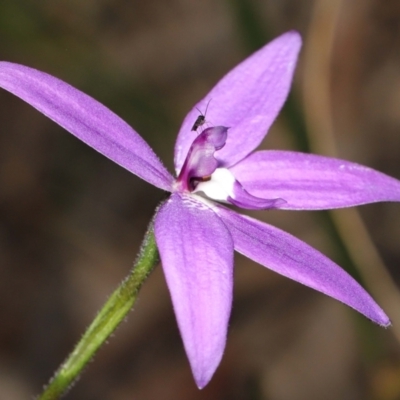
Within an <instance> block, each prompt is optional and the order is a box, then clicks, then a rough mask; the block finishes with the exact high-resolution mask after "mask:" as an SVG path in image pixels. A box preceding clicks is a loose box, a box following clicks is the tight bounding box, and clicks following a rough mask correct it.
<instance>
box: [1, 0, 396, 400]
mask: <svg viewBox="0 0 400 400" xmlns="http://www.w3.org/2000/svg"><path fill="white" fill-rule="evenodd" d="M289 29H297V30H299V31H300V32H301V33H302V35H303V39H304V42H305V46H304V49H303V52H302V54H301V59H300V66H299V69H298V71H297V74H296V79H295V84H294V87H293V91H292V97H291V99H290V103H289V104H288V105H287V107H286V108H285V110H284V112H283V113H282V115H281V116H280V118H279V119H278V121H277V122H276V123H275V124H274V126H273V128H272V130H271V132H270V134H269V136H268V138H267V139H266V140H265V142H264V143H263V145H262V146H263V147H264V148H280V149H297V150H299V149H300V150H312V151H313V152H319V153H324V154H336V155H337V156H339V157H341V158H346V159H348V160H351V161H355V162H359V163H363V164H366V165H368V166H370V167H373V168H376V169H378V170H381V171H382V172H385V173H387V174H389V175H392V176H394V177H397V178H400V154H399V149H400V56H399V55H400V51H399V50H400V3H399V2H398V1H396V0H388V1H385V2H382V1H379V0H365V1H363V2H360V1H355V0H350V1H344V0H342V1H340V0H338V1H330V0H315V1H311V0H280V1H276V0H263V1H261V0H258V1H257V0H230V1H229V0H225V1H222V0H220V1H211V0H204V1H194V0H185V1H184V0H181V1H178V0H173V1H168V2H165V1H162V0H149V1H139V0H131V1H122V0H114V1H112V0H102V1H91V0H80V1H78V0H72V1H71V0H58V1H51V0H44V1H41V2H38V1H34V0H19V1H15V0H3V1H2V2H0V59H2V60H7V61H12V62H18V63H22V64H26V65H29V66H31V67H35V68H38V69H41V70H43V71H46V72H48V73H50V74H52V75H55V76H57V77H59V78H61V79H63V80H65V81H67V82H69V83H71V84H73V85H74V86H76V87H78V88H79V89H81V90H83V91H84V92H86V93H88V94H90V95H91V96H93V97H95V98H96V99H98V100H100V101H101V102H103V103H104V104H105V105H107V106H108V107H109V108H111V109H112V110H114V111H115V112H116V113H117V114H119V115H120V116H121V117H123V118H124V119H125V120H126V121H128V122H129V123H130V124H131V125H132V126H133V127H134V128H135V129H136V130H137V131H138V132H139V133H140V134H141V135H142V136H143V137H144V138H145V139H146V140H147V141H148V142H149V144H150V145H151V146H152V147H153V148H154V149H155V151H156V152H157V153H158V154H159V155H160V157H161V158H162V160H163V161H164V162H165V164H166V165H167V166H168V167H169V169H170V170H171V171H172V155H173V143H174V140H175V136H176V134H177V132H178V129H179V126H180V123H181V120H182V118H183V117H184V116H185V115H186V113H187V111H188V110H189V109H190V108H191V107H192V105H193V104H194V103H195V102H196V101H198V100H199V99H200V98H201V97H202V96H203V95H204V94H206V93H207V92H208V90H209V89H210V88H211V87H212V86H213V84H214V83H215V82H216V81H217V80H218V79H219V78H220V77H221V76H222V75H223V74H224V73H225V72H227V71H228V70H229V69H231V68H232V67H233V66H234V65H235V64H236V63H238V62H239V61H240V60H242V59H243V58H244V57H245V56H246V55H248V54H250V53H251V52H252V51H253V50H255V49H257V48H258V47H259V46H261V45H262V44H264V43H266V42H267V41H268V40H269V39H271V38H272V37H275V36H277V35H278V34H280V33H283V32H285V31H287V30H289ZM210 107H212V103H211V104H210ZM210 122H211V123H212V121H210ZM304 122H305V124H306V125H304V124H303V123H304ZM0 126H1V129H0V304H1V306H0V319H1V321H2V323H1V324H0V399H13V400H20V399H21V400H22V399H26V398H31V396H32V395H33V394H37V393H39V392H40V390H41V388H42V385H43V384H45V383H46V382H47V381H48V379H49V378H50V376H51V375H52V374H53V372H54V371H55V370H56V368H57V367H58V366H59V364H60V363H61V362H62V360H63V359H64V358H65V356H66V355H67V354H68V352H69V351H70V350H71V349H72V346H73V345H74V343H75V342H76V341H77V340H78V338H79V337H80V335H81V334H82V332H83V330H84V329H85V327H86V326H87V325H88V324H89V322H90V321H91V319H92V318H93V316H94V315H95V313H96V311H97V310H98V309H99V308H100V307H101V305H102V304H103V302H104V301H105V299H106V297H107V295H109V294H110V293H111V292H112V290H113V289H114V288H115V287H116V286H117V285H118V284H119V282H120V281H121V280H122V279H123V278H124V277H125V276H126V275H127V273H128V271H129V269H130V267H131V265H132V262H133V259H134V258H135V256H136V253H137V251H138V248H139V244H140V241H141V238H142V236H143V234H144V231H145V229H146V226H147V224H148V222H149V220H150V218H151V216H152V214H153V212H154V209H155V207H156V206H157V204H158V203H159V202H160V201H161V200H162V198H163V194H162V193H161V192H160V191H159V190H157V189H155V188H153V187H152V186H151V185H148V184H146V183H145V182H143V181H141V180H140V179H138V178H136V177H135V176H133V175H131V174H130V173H128V172H127V171H125V170H124V169H122V168H120V167H118V166H116V165H115V164H113V163H112V162H110V161H108V160H107V159H106V158H104V157H103V156H101V155H99V154H97V153H96V152H94V151H93V150H91V149H90V148H88V147H87V146H85V145H84V144H82V143H81V142H79V141H78V140H76V139H75V138H74V137H72V136H71V135H69V134H68V133H66V132H65V131H63V130H62V129H61V128H59V127H58V126H57V125H55V124H54V123H52V122H51V121H49V120H48V119H46V118H45V117H43V116H42V115H41V114H40V113H38V112H37V111H35V110H34V109H32V108H31V107H30V106H28V105H26V104H25V103H23V102H22V101H20V100H18V99H17V98H15V97H13V96H12V95H10V94H8V93H6V92H5V91H0ZM305 126H306V127H307V131H306V130H305V129H304V128H305ZM306 132H307V135H306ZM399 207H400V206H399V204H375V205H368V206H364V207H360V208H359V209H358V210H359V211H360V214H361V216H362V221H364V223H365V225H366V227H367V229H368V232H369V233H370V235H371V236H372V242H369V240H368V237H366V236H365V231H364V226H363V225H362V224H361V222H360V221H361V220H359V219H358V214H357V213H356V214H354V213H353V212H352V213H351V214H345V213H342V214H339V215H333V216H328V214H327V213H322V212H313V213H311V212H289V211H268V212H265V211H263V212H252V215H255V216H257V218H259V219H263V220H265V221H268V222H270V223H273V224H275V225H277V226H279V227H281V228H283V229H285V230H287V231H289V232H291V233H293V234H295V235H296V236H297V237H299V238H301V239H303V240H305V241H306V242H308V243H309V244H311V245H313V246H315V247H317V248H318V249H320V250H321V251H322V252H323V253H325V254H327V255H329V256H330V257H331V258H332V259H334V260H335V261H336V262H338V263H339V264H341V265H342V266H344V267H346V268H348V269H349V270H350V271H352V272H353V273H355V274H357V276H359V277H361V279H362V281H363V282H364V284H366V287H367V288H368V290H369V291H370V292H371V293H372V294H373V295H374V296H375V297H376V298H377V300H378V302H380V304H381V305H382V306H383V307H384V308H385V309H386V311H387V312H388V313H389V315H390V316H391V317H392V318H393V321H394V326H393V328H390V329H388V330H384V329H381V328H378V327H376V326H374V325H373V324H372V323H370V322H368V321H366V320H364V319H362V317H359V316H358V315H356V313H355V312H354V311H352V310H350V309H348V308H346V307H345V306H343V305H341V304H339V303H338V302H335V301H334V300H332V299H329V298H326V297H324V296H323V295H321V294H318V293H315V292H313V291H311V290H310V289H307V288H305V287H302V286H301V285H299V284H296V283H292V282H290V281H288V280H287V279H285V278H282V277H280V276H277V275H276V274H274V273H273V272H268V271H266V270H265V269H264V268H261V267H260V266H258V265H255V264H254V263H252V262H250V261H249V260H246V259H244V258H243V257H239V256H238V257H237V260H236V269H235V294H234V305H233V314H232V318H231V324H230V332H229V338H228V345H227V349H226V352H225V355H224V358H223V360H222V364H221V366H220V367H219V369H218V370H217V373H216V375H215V376H214V378H213V380H212V381H211V383H210V385H209V386H207V387H206V389H204V390H202V391H198V389H197V388H196V386H195V384H194V382H193V378H192V376H191V372H190V368H189V365H188V362H187V359H186V356H185V353H184V350H183V346H182V342H181V339H180V337H179V333H178V330H177V327H176V322H175V319H174V315H173V311H172V306H171V302H170V299H169V294H168V292H167V288H166V284H165V281H164V277H163V274H162V270H161V268H157V269H156V271H155V272H154V273H153V274H152V276H151V277H150V278H149V280H148V281H147V283H146V284H145V286H144V288H143V290H142V293H141V295H140V298H139V301H138V303H137V305H136V307H135V310H134V311H133V312H132V313H131V314H130V316H129V318H128V320H127V322H126V323H124V324H122V326H121V327H120V328H119V329H118V331H117V332H116V334H115V335H114V336H113V337H112V339H111V340H110V342H109V344H108V345H107V346H106V347H105V348H103V349H102V350H100V352H99V353H98V355H97V356H96V358H95V362H94V363H91V364H90V365H89V367H88V369H87V371H86V372H85V373H84V374H83V376H82V379H81V380H80V381H79V382H78V384H77V385H76V386H75V387H74V388H73V390H72V391H71V392H70V393H69V394H68V395H67V396H66V398H67V399H69V398H70V399H76V400H80V399H82V400H83V399H84V400H92V399H93V400H95V399H96V400H97V399H101V400H111V399H112V400H128V399H135V400H144V399H153V398H154V399H156V398H162V399H165V400H169V399H171V400H172V399H173V400H180V399H182V400H186V399H188V398H190V399H194V400H196V399H207V400H213V399H215V400H217V399H218V400H221V399H229V400H234V399H241V400H242V399H244V400H246V399H249V400H250V399H268V400H292V399H293V400H302V399H307V400H320V399H324V400H330V399H332V400H336V399H341V400H347V399H349V400H350V399H360V400H361V399H362V400H364V399H367V400H368V399H372V400H375V399H376V400H395V399H399V398H400V383H399V382H400V344H399V341H398V339H400V336H399V335H398V334H397V333H396V332H399V330H400V326H399V325H398V324H396V321H399V317H397V316H396V315H391V310H396V309H400V303H397V302H396V301H395V300H393V298H395V299H396V297H393V296H387V295H385V294H387V293H392V291H393V288H392V287H391V286H390V285H389V284H390V281H388V280H387V277H386V276H385V275H383V278H382V273H383V272H382V269H381V267H380V266H379V260H378V259H375V258H374V257H376V254H375V253H374V246H375V247H376V250H378V252H379V253H380V255H381V257H382V259H383V262H384V264H385V265H386V267H387V269H388V270H389V272H390V274H391V276H392V278H394V280H395V281H397V282H399V280H400V268H399V264H400V217H399V216H400V208H399ZM335 223H336V225H335ZM346 224H347V225H346ZM335 226H336V227H339V232H340V234H341V236H339V235H338V233H337V232H338V231H337V230H335V228H334V227H335ZM346 233H347V234H346ZM343 240H344V241H343ZM357 257H358V258H357ZM370 264H371V265H372V266H370ZM365 266H367V268H366V267H365ZM377 271H378V272H377ZM388 282H389V283H388ZM388 285H389V286H388ZM382 293H383V295H382ZM394 294H395V295H397V292H394ZM381 297H382V298H381ZM387 307H389V309H387ZM397 312H398V311H397ZM396 337H397V338H398V339H396Z"/></svg>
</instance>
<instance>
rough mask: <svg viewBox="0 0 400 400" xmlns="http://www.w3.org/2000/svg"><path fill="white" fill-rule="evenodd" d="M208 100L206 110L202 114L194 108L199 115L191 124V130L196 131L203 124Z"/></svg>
mask: <svg viewBox="0 0 400 400" xmlns="http://www.w3.org/2000/svg"><path fill="white" fill-rule="evenodd" d="M210 101H211V99H210V100H208V103H207V106H206V111H205V112H204V114H203V113H202V112H201V111H200V110H199V109H198V108H197V107H196V110H197V111H198V112H199V113H200V115H199V116H198V117H197V118H196V121H194V124H193V126H192V131H197V129H198V128H199V127H200V126H202V125H204V124H205V122H206V114H207V109H208V105H209V104H210Z"/></svg>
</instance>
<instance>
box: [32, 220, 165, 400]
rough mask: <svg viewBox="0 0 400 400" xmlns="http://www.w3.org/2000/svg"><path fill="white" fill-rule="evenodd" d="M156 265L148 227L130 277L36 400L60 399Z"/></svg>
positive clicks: (133, 299) (152, 242) (151, 234)
mask: <svg viewBox="0 0 400 400" xmlns="http://www.w3.org/2000/svg"><path fill="white" fill-rule="evenodd" d="M158 262H159V255H158V250H157V245H156V242H155V238H154V232H153V224H151V225H150V226H149V228H148V230H147V232H146V235H145V237H144V239H143V243H142V246H141V249H140V252H139V255H138V258H137V260H136V262H135V265H134V266H133V268H132V270H131V272H130V274H129V275H128V277H127V278H125V279H124V281H123V282H122V283H121V285H120V286H119V287H118V288H117V289H116V290H115V291H114V293H113V294H112V295H111V296H110V297H109V299H108V300H107V301H106V303H105V304H104V306H103V308H102V309H101V310H100V311H99V313H98V314H97V316H96V318H95V319H94V321H93V322H92V323H91V325H90V326H89V327H88V329H87V330H86V332H85V333H84V335H83V337H82V339H81V340H80V341H79V342H78V344H77V345H76V346H75V349H74V350H73V351H72V353H71V354H70V355H69V356H68V358H67V359H66V360H65V361H64V363H63V364H62V365H61V366H60V368H59V369H58V371H57V372H56V374H55V376H54V377H53V378H52V379H51V381H50V382H49V384H48V386H46V387H45V389H44V391H43V393H42V394H41V395H40V396H39V397H38V398H37V400H55V399H59V398H60V397H61V396H62V395H63V394H64V393H65V392H66V391H67V390H68V388H69V387H70V386H71V385H72V383H73V382H74V381H76V379H77V378H78V377H79V375H80V373H81V372H82V370H83V368H84V367H85V366H86V364H87V363H88V362H89V361H90V360H91V359H92V357H93V356H94V355H95V353H96V352H97V350H98V349H99V348H100V346H101V345H102V344H103V343H105V341H106V340H107V339H108V338H109V336H110V335H111V334H112V333H113V332H114V330H115V329H116V328H117V327H118V325H119V324H120V323H121V321H122V320H123V319H124V318H125V316H126V315H127V314H128V312H129V311H130V310H131V308H132V306H133V304H134V303H135V300H136V298H137V295H138V292H139V289H140V288H141V286H142V284H143V283H144V281H145V280H146V278H147V277H148V276H149V274H150V272H151V271H152V270H153V268H154V267H155V266H156V265H157V264H158Z"/></svg>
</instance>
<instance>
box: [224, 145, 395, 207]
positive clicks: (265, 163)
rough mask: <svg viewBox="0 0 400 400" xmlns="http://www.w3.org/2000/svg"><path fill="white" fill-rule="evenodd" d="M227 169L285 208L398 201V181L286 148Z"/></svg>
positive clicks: (256, 193)
mask: <svg viewBox="0 0 400 400" xmlns="http://www.w3.org/2000/svg"><path fill="white" fill-rule="evenodd" d="M230 170H231V172H232V173H233V174H234V175H235V177H236V178H237V179H238V180H239V181H240V183H241V184H242V185H243V187H244V188H245V189H246V190H247V191H248V192H249V193H251V194H252V195H254V196H257V197H262V198H267V199H269V198H276V197H282V198H284V199H285V200H286V203H285V204H283V205H282V206H281V207H280V208H282V209H287V210H302V209H304V210H322V209H332V208H339V207H351V206H357V205H361V204H367V203H374V202H379V201H400V181H398V180H397V179H394V178H391V177H390V176H387V175H385V174H383V173H381V172H378V171H375V170H373V169H371V168H368V167H364V166H362V165H359V164H355V163H351V162H348V161H344V160H339V159H336V158H329V157H322V156H318V155H313V154H305V153H298V152H291V151H271V150H267V151H258V152H255V153H253V154H251V155H250V156H249V157H247V158H246V159H244V160H242V161H240V162H239V163H238V164H236V165H234V166H233V167H231V168H230Z"/></svg>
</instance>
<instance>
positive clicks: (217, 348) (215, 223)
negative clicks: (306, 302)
mask: <svg viewBox="0 0 400 400" xmlns="http://www.w3.org/2000/svg"><path fill="white" fill-rule="evenodd" d="M155 236H156V241H157V246H158V248H159V251H160V256H161V262H162V266H163V270H164V274H165V278H166V281H167V284H168V288H169V290H170V293H171V298H172V303H173V306H174V310H175V314H176V318H177V321H178V326H179V329H180V332H181V335H182V339H183V343H184V346H185V350H186V353H187V355H188V358H189V362H190V365H191V368H192V371H193V375H194V378H195V380H196V383H197V385H198V387H199V388H202V387H204V386H205V385H206V384H207V383H208V382H209V380H210V379H211V377H212V375H213V374H214V372H215V369H216V368H217V366H218V364H219V363H220V360H221V358H222V354H223V351H224V349H225V342H226V335H227V328H228V320H229V316H230V311H231V305H232V287H233V241H232V238H231V235H230V233H229V231H228V229H227V228H226V226H225V225H224V223H223V222H222V221H221V219H220V218H219V217H218V216H217V215H216V214H215V213H214V211H212V210H211V209H210V208H209V207H208V206H207V205H205V204H204V203H203V202H202V201H199V200H196V199H195V198H194V197H193V196H181V195H179V194H176V193H175V194H173V195H172V196H171V197H170V198H169V200H167V201H166V202H165V203H164V204H163V205H162V206H161V207H160V209H159V211H158V213H157V215H156V217H155Z"/></svg>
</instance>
